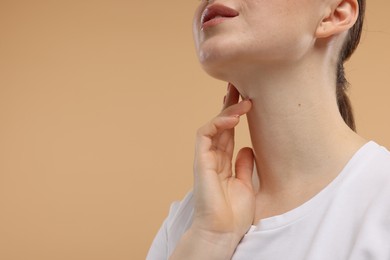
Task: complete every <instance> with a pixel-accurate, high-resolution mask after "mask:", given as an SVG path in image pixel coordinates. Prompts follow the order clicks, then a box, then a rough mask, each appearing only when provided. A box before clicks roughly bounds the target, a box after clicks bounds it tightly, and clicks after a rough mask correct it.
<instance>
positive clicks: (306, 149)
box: [170, 0, 367, 260]
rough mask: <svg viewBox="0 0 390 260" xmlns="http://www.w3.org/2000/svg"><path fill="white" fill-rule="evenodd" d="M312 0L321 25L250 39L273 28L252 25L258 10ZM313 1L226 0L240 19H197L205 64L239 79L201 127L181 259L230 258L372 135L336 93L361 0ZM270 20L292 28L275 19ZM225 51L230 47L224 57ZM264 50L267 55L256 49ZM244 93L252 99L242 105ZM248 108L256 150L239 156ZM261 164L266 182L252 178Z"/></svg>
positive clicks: (313, 18)
mask: <svg viewBox="0 0 390 260" xmlns="http://www.w3.org/2000/svg"><path fill="white" fill-rule="evenodd" d="M238 3H242V5H241V4H238ZM259 3H261V4H263V6H261V8H260V7H257V4H259ZM304 3H305V4H306V6H308V5H310V3H313V4H311V5H310V8H311V9H308V10H305V12H307V13H310V14H312V13H314V14H316V15H313V16H310V17H305V19H303V21H302V24H303V25H306V24H309V25H312V27H313V28H311V27H310V26H307V28H306V27H304V26H296V27H297V28H295V27H291V28H290V31H283V33H284V34H283V33H282V36H280V37H282V38H275V37H274V38H272V39H269V40H270V41H274V42H273V43H272V44H268V43H267V44H264V45H261V42H262V41H259V42H260V43H259V44H258V45H256V44H254V45H253V44H249V45H246V43H251V42H252V43H253V39H254V38H253V37H254V36H256V37H258V39H260V38H261V37H265V36H264V35H267V34H266V33H262V34H261V32H259V31H256V30H257V29H256V28H257V27H256V26H253V27H251V23H253V24H254V25H256V23H258V21H257V20H256V19H258V18H257V16H256V15H257V14H258V12H257V9H256V8H259V10H264V9H265V11H263V12H264V13H263V15H264V16H266V15H267V11H269V12H271V11H272V12H276V11H277V10H284V9H285V8H287V7H288V8H289V9H292V10H294V8H297V10H300V9H299V4H304ZM310 3H309V2H308V1H306V0H299V1H282V0H277V1H263V0H247V1H240V2H236V1H234V2H233V1H232V2H229V1H226V4H231V6H230V7H231V8H238V9H239V10H240V11H241V13H240V17H239V18H237V19H236V20H233V19H232V20H229V21H228V22H225V23H222V24H221V25H218V26H216V27H215V28H212V29H209V31H207V32H202V31H201V30H199V28H198V27H199V24H198V23H197V22H195V39H196V46H197V50H198V53H199V57H200V60H201V63H202V65H203V67H204V68H205V70H206V71H207V72H208V73H209V74H210V75H212V76H215V77H217V78H220V79H223V80H226V81H228V82H231V84H230V88H229V91H228V94H227V97H226V102H225V104H224V108H223V110H222V112H221V113H220V114H219V115H218V116H217V117H215V118H214V119H212V120H211V121H210V122H209V123H207V124H206V125H205V126H203V127H202V128H200V129H199V131H198V134H197V142H196V152H195V162H194V177H195V178H194V199H195V205H194V206H195V212H194V219H193V224H192V226H191V227H190V229H189V230H188V231H187V232H186V233H185V235H184V236H183V238H182V239H181V240H180V241H179V243H178V245H177V247H176V249H175V251H174V253H173V255H172V256H171V258H170V259H171V260H172V259H230V258H231V257H232V255H233V253H234V250H235V249H236V247H237V245H238V243H239V241H240V240H241V239H242V237H243V236H244V235H245V233H246V232H247V231H248V229H249V228H250V226H251V225H252V224H257V223H258V221H259V220H261V219H264V218H267V217H272V216H275V215H279V214H283V213H285V212H287V211H289V210H291V209H294V208H296V207H299V206H300V205H302V204H303V203H305V202H306V201H308V200H310V199H311V198H312V197H313V196H315V195H316V194H318V192H320V191H321V190H322V189H323V188H324V187H325V186H326V185H328V184H329V183H330V182H331V181H332V180H334V178H335V177H336V176H337V175H338V174H339V173H340V172H341V170H342V169H343V167H344V166H345V164H346V163H347V162H348V161H349V160H350V158H351V157H352V156H353V154H354V153H355V152H356V151H357V150H358V149H359V148H360V147H361V146H362V145H364V144H365V143H366V142H367V140H365V139H364V138H362V137H360V136H359V135H357V134H356V133H355V132H353V131H352V130H351V129H349V127H348V126H347V125H346V124H345V123H344V121H343V119H342V118H341V115H340V113H339V111H338V107H337V102H336V96H335V91H334V90H335V83H334V82H335V75H334V74H335V73H334V66H335V63H336V61H337V54H338V50H339V49H340V46H341V45H342V43H343V41H344V38H345V32H346V31H348V29H349V28H351V27H352V26H353V24H354V22H355V21H356V16H357V10H358V6H357V2H356V0H326V1H322V0H321V1H310ZM204 5H207V4H206V3H204ZM286 5H289V6H286ZM204 7H205V6H203V7H201V10H202V8H204ZM240 8H241V9H240ZM267 8H269V10H266V9H267ZM306 8H308V7H306ZM252 10H253V11H252ZM291 13H293V15H291V17H287V18H284V17H285V16H286V15H288V14H283V15H282V16H281V18H280V19H282V17H283V19H284V20H285V21H286V22H290V21H296V20H297V19H298V18H299V19H300V17H299V16H296V12H291ZM317 16H318V17H320V19H319V20H318V21H317V20H316V19H317V18H316V17H317ZM260 17H261V16H260ZM283 19H282V20H283ZM264 23H266V22H264ZM259 26H260V25H259ZM267 26H269V27H270V28H271V29H273V30H275V29H280V30H282V29H281V28H280V27H278V25H275V24H272V23H270V24H267ZM243 28H245V32H247V31H250V32H251V34H250V36H248V35H247V34H245V35H243V34H240V35H236V34H233V33H232V32H235V31H239V32H241V31H243V30H242V29H243ZM302 28H304V29H302ZM265 29H266V28H262V30H265ZM310 32H312V35H311V34H310ZM290 34H291V35H290ZM307 35H311V36H310V37H312V38H310V37H307ZM256 37H255V38H256ZM277 37H279V35H278V36H277ZM283 37H284V38H283ZM294 37H302V38H303V39H305V40H302V41H301V42H299V44H297V45H296V46H291V44H290V43H289V42H287V43H286V42H285V41H286V40H287V39H290V38H291V39H294ZM306 37H307V38H306ZM226 39H229V41H228V40H226ZM256 39H257V38H256ZM236 40H237V41H236ZM236 42H237V43H238V44H235V43H236ZM283 42H285V43H283ZM283 44H285V48H282V47H283ZM242 46H244V47H242ZM274 46H276V47H274ZM285 49H287V50H285ZM226 50H229V52H227V51H226ZM224 51H225V52H227V53H228V55H225V56H224V55H221V53H223V52H224ZM278 51H281V52H284V51H285V53H283V56H281V57H278V58H277V59H276V60H273V59H272V57H274V56H272V55H271V56H270V57H267V53H271V54H272V53H275V55H278ZM256 53H261V55H260V56H259V57H255V56H254V55H256ZM297 53H298V54H299V55H298V54H297ZM262 55H263V56H262ZM263 57H266V58H264V59H263ZM284 57H286V58H284ZM239 95H242V96H243V97H244V98H246V99H248V100H245V101H241V102H239V103H237V102H238V99H239ZM249 100H250V101H249ZM245 114H246V115H247V117H248V124H249V129H250V134H251V139H252V146H253V150H252V149H251V148H243V149H242V150H240V152H239V154H238V156H237V161H236V162H235V163H233V162H232V157H233V151H234V127H235V126H236V125H237V124H238V123H239V116H242V115H245ZM254 163H255V165H256V170H257V175H258V179H259V184H258V186H259V189H255V188H254V186H253V184H252V173H253V165H254ZM233 168H234V171H233Z"/></svg>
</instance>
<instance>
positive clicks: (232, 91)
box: [222, 83, 240, 111]
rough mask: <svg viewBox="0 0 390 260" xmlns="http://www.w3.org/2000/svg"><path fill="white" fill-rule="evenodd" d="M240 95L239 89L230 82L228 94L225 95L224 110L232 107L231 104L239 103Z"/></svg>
mask: <svg viewBox="0 0 390 260" xmlns="http://www.w3.org/2000/svg"><path fill="white" fill-rule="evenodd" d="M239 97H240V93H239V92H238V90H237V89H236V88H235V87H234V86H233V84H231V83H229V84H228V88H227V94H226V96H225V97H224V102H223V108H222V111H223V110H225V109H226V108H228V107H230V106H231V105H234V104H237V102H238V100H239Z"/></svg>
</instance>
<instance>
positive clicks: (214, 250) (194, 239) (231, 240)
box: [169, 230, 239, 260]
mask: <svg viewBox="0 0 390 260" xmlns="http://www.w3.org/2000/svg"><path fill="white" fill-rule="evenodd" d="M238 242H239V239H237V238H236V237H234V236H233V235H229V234H221V235H214V234H211V233H208V234H207V233H200V232H196V231H193V230H188V231H187V232H186V233H185V234H184V235H183V237H182V238H181V239H180V241H179V242H178V244H177V246H176V249H175V251H174V252H173V254H172V255H171V257H170V258H169V260H183V259H185V260H192V259H194V260H195V259H196V260H199V259H202V260H228V259H231V258H232V256H233V253H234V251H235V249H236V247H237V245H238Z"/></svg>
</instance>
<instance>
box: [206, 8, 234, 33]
mask: <svg viewBox="0 0 390 260" xmlns="http://www.w3.org/2000/svg"><path fill="white" fill-rule="evenodd" d="M238 15H239V13H238V12H237V11H236V10H234V9H231V8H229V7H227V6H224V5H221V4H213V5H211V6H209V7H207V8H206V9H205V10H204V12H203V13H202V17H201V20H200V22H201V25H202V30H204V29H206V28H208V27H211V26H214V25H217V24H219V23H221V22H223V21H225V20H226V19H230V18H234V17H236V16H238Z"/></svg>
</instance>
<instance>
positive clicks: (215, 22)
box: [202, 17, 233, 30]
mask: <svg viewBox="0 0 390 260" xmlns="http://www.w3.org/2000/svg"><path fill="white" fill-rule="evenodd" d="M231 18H233V17H218V18H214V19H211V20H209V21H207V22H205V23H204V24H203V25H202V30H205V29H207V28H210V27H213V26H216V25H218V24H220V23H223V22H224V21H226V20H228V19H231Z"/></svg>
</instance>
